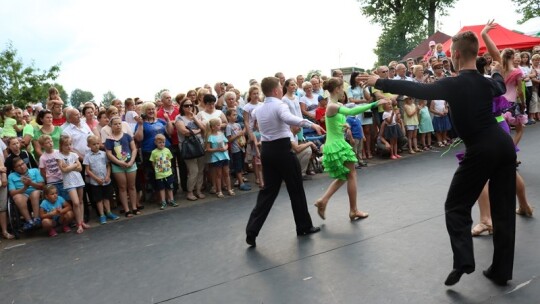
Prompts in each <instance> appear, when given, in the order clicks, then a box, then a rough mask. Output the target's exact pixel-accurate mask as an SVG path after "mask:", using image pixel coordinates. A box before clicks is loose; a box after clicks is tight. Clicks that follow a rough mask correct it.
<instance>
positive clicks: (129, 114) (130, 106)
mask: <svg viewBox="0 0 540 304" xmlns="http://www.w3.org/2000/svg"><path fill="white" fill-rule="evenodd" d="M124 106H125V108H126V117H125V121H126V122H127V123H128V125H129V126H130V127H131V130H132V131H133V133H135V126H136V125H137V118H138V117H139V114H138V113H137V111H136V110H135V102H134V101H133V99H131V98H128V99H126V101H125V102H124Z"/></svg>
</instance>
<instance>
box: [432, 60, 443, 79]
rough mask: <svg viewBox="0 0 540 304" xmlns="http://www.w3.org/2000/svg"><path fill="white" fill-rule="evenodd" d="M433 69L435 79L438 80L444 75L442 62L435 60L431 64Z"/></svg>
mask: <svg viewBox="0 0 540 304" xmlns="http://www.w3.org/2000/svg"><path fill="white" fill-rule="evenodd" d="M431 68H432V69H433V74H434V75H435V80H439V79H441V78H444V77H446V75H445V74H444V71H443V64H442V62H437V63H435V64H433V65H432V66H431Z"/></svg>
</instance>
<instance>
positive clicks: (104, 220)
mask: <svg viewBox="0 0 540 304" xmlns="http://www.w3.org/2000/svg"><path fill="white" fill-rule="evenodd" d="M99 223H100V224H101V225H104V224H107V216H106V215H102V216H100V217H99Z"/></svg>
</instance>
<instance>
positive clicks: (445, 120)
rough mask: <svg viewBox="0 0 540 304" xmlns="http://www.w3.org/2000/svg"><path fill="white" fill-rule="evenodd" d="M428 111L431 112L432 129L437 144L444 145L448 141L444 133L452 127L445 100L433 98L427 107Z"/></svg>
mask: <svg viewBox="0 0 540 304" xmlns="http://www.w3.org/2000/svg"><path fill="white" fill-rule="evenodd" d="M429 111H430V112H431V113H433V115H434V116H433V129H434V130H435V137H436V138H437V146H439V147H444V146H446V145H447V144H448V143H447V141H446V136H447V135H446V134H447V132H448V131H449V130H450V129H451V128H452V127H451V125H450V118H449V117H448V105H447V104H446V101H445V100H433V101H431V105H430V107H429Z"/></svg>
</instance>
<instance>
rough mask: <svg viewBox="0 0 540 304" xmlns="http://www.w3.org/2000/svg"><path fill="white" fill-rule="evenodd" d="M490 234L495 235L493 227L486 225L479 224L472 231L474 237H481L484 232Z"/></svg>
mask: <svg viewBox="0 0 540 304" xmlns="http://www.w3.org/2000/svg"><path fill="white" fill-rule="evenodd" d="M486 231H487V232H488V234H493V226H491V225H487V224H484V223H478V224H476V226H474V228H473V229H472V230H471V235H472V236H479V235H481V234H482V233H484V232H486Z"/></svg>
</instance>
